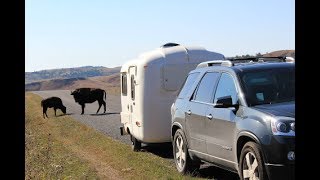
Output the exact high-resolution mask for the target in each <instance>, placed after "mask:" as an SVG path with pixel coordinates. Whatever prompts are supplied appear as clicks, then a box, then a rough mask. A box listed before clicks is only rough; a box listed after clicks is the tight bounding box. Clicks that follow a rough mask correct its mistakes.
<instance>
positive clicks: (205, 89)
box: [192, 72, 219, 103]
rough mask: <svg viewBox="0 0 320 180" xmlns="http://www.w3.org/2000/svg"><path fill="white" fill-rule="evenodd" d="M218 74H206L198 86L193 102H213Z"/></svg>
mask: <svg viewBox="0 0 320 180" xmlns="http://www.w3.org/2000/svg"><path fill="white" fill-rule="evenodd" d="M218 77H219V73H218V72H208V73H206V74H205V75H204V76H203V77H202V79H201V81H200V84H199V85H198V88H197V89H196V91H195V93H194V94H193V98H192V100H195V101H199V102H207V103H210V102H211V100H212V99H211V96H212V93H213V91H214V87H215V84H216V82H217V80H218Z"/></svg>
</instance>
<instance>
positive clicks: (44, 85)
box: [25, 72, 120, 95]
mask: <svg viewBox="0 0 320 180" xmlns="http://www.w3.org/2000/svg"><path fill="white" fill-rule="evenodd" d="M80 87H90V88H101V89H105V90H106V91H107V93H109V94H114V95H120V74H119V72H118V73H114V74H112V75H110V76H97V77H90V78H72V79H53V80H44V81H40V82H33V83H28V84H25V90H26V91H44V90H73V89H76V88H80Z"/></svg>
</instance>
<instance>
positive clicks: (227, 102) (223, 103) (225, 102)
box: [214, 96, 235, 108]
mask: <svg viewBox="0 0 320 180" xmlns="http://www.w3.org/2000/svg"><path fill="white" fill-rule="evenodd" d="M214 107H215V108H228V107H235V106H234V105H233V104H232V97H231V96H224V97H220V98H218V100H217V103H216V105H215V106H214Z"/></svg>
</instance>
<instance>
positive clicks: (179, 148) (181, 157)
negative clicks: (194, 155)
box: [175, 135, 186, 170]
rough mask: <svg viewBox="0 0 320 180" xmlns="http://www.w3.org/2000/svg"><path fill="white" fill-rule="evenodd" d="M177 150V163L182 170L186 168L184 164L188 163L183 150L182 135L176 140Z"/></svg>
mask: <svg viewBox="0 0 320 180" xmlns="http://www.w3.org/2000/svg"><path fill="white" fill-rule="evenodd" d="M175 143H176V148H175V153H176V163H177V165H178V167H179V169H180V170H181V169H182V168H183V167H184V164H185V162H186V154H185V152H184V149H183V143H184V142H183V139H182V137H181V135H179V136H178V137H177V139H176V142H175Z"/></svg>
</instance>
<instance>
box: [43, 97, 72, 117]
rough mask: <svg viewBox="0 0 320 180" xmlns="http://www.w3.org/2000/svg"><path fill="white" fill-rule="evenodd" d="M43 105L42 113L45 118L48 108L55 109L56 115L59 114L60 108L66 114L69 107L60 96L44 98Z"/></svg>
mask: <svg viewBox="0 0 320 180" xmlns="http://www.w3.org/2000/svg"><path fill="white" fill-rule="evenodd" d="M41 107H42V113H43V118H45V116H44V115H46V116H47V118H48V115H47V109H48V108H52V107H53V109H54V115H55V116H57V114H56V110H57V109H60V110H61V111H62V112H63V113H64V114H66V111H67V108H66V107H65V106H64V105H63V104H62V101H61V99H60V98H58V97H49V98H47V99H43V100H42V101H41Z"/></svg>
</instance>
